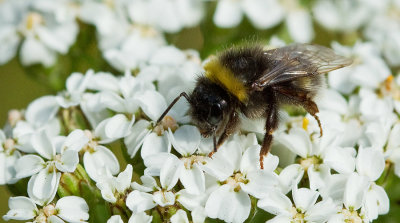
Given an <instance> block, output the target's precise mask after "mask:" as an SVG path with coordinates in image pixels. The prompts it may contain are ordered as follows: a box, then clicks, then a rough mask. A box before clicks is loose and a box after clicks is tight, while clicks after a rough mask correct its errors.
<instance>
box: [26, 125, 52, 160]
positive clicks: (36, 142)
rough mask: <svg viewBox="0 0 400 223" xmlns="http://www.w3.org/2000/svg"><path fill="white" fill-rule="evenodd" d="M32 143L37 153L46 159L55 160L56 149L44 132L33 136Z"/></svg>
mask: <svg viewBox="0 0 400 223" xmlns="http://www.w3.org/2000/svg"><path fill="white" fill-rule="evenodd" d="M31 143H32V146H33V148H35V150H36V152H38V153H39V154H40V155H41V156H43V157H44V158H46V159H53V157H54V156H55V155H56V148H55V147H54V145H53V144H52V143H51V140H50V138H49V136H48V135H47V133H46V131H44V130H42V131H40V132H38V133H36V134H33V136H32V138H31Z"/></svg>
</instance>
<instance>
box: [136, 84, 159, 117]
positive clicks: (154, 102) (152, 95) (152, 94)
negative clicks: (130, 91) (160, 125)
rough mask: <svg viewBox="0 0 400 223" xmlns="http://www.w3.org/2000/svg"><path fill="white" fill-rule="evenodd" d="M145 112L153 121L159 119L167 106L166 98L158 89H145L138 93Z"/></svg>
mask: <svg viewBox="0 0 400 223" xmlns="http://www.w3.org/2000/svg"><path fill="white" fill-rule="evenodd" d="M136 100H137V101H138V104H139V106H140V107H141V108H142V110H143V112H144V113H145V114H146V115H147V116H148V117H149V118H150V119H151V120H153V121H155V120H157V119H158V118H159V117H160V116H161V114H162V113H163V112H164V111H165V109H166V108H167V102H166V101H165V98H164V97H163V96H162V95H161V94H160V93H158V92H157V91H150V90H149V91H145V92H143V93H141V94H138V95H136Z"/></svg>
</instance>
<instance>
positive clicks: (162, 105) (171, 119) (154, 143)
mask: <svg viewBox="0 0 400 223" xmlns="http://www.w3.org/2000/svg"><path fill="white" fill-rule="evenodd" d="M137 103H138V104H139V106H140V108H141V109H142V111H143V112H144V113H145V114H146V115H147V116H148V117H149V118H150V119H151V120H152V121H153V123H155V122H156V121H157V119H158V118H159V117H160V116H161V114H162V113H163V112H164V111H165V110H166V108H167V101H166V99H165V97H164V96H163V95H162V94H160V93H159V92H158V91H155V90H147V91H144V92H141V93H139V94H137ZM177 122H180V123H185V122H187V115H186V109H185V110H183V109H182V106H179V104H178V105H175V106H174V107H172V108H171V110H170V111H169V112H168V114H167V115H166V116H165V117H164V119H163V120H162V121H161V123H160V124H159V125H158V126H153V124H152V123H151V122H149V121H147V120H144V119H143V120H140V121H138V122H137V123H135V125H133V127H132V130H131V133H130V134H129V135H128V136H127V137H125V139H124V142H125V145H127V148H128V153H129V154H130V155H131V157H134V156H135V154H136V153H137V151H138V150H139V149H140V147H141V148H142V150H141V156H142V158H146V157H147V156H149V155H153V154H157V153H161V152H170V151H171V142H170V140H169V139H168V136H167V134H165V130H168V128H170V129H172V130H173V131H175V130H176V129H177V128H178V124H177ZM151 130H152V131H151Z"/></svg>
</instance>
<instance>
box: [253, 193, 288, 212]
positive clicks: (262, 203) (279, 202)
mask: <svg viewBox="0 0 400 223" xmlns="http://www.w3.org/2000/svg"><path fill="white" fill-rule="evenodd" d="M292 206H293V205H292V202H291V201H290V199H289V198H288V197H286V196H285V195H284V194H283V193H281V192H280V191H271V192H270V193H269V194H268V195H267V196H265V197H264V198H262V199H260V200H259V201H258V202H257V207H259V208H261V209H263V210H265V211H267V212H269V213H271V214H274V215H281V214H285V215H291V214H290V211H291V209H292Z"/></svg>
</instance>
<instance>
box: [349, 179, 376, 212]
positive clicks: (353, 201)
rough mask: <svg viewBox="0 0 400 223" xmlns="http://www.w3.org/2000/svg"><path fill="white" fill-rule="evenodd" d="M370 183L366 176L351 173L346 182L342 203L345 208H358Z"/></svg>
mask: <svg viewBox="0 0 400 223" xmlns="http://www.w3.org/2000/svg"><path fill="white" fill-rule="evenodd" d="M369 185H370V182H369V180H368V178H367V177H365V176H360V175H359V174H357V173H352V174H351V175H350V176H349V177H348V179H347V182H346V187H345V190H344V197H343V203H344V205H345V206H346V208H347V209H351V208H353V209H354V210H358V209H359V208H360V207H361V205H362V204H363V202H364V200H365V193H366V192H367V189H368V187H369Z"/></svg>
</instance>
